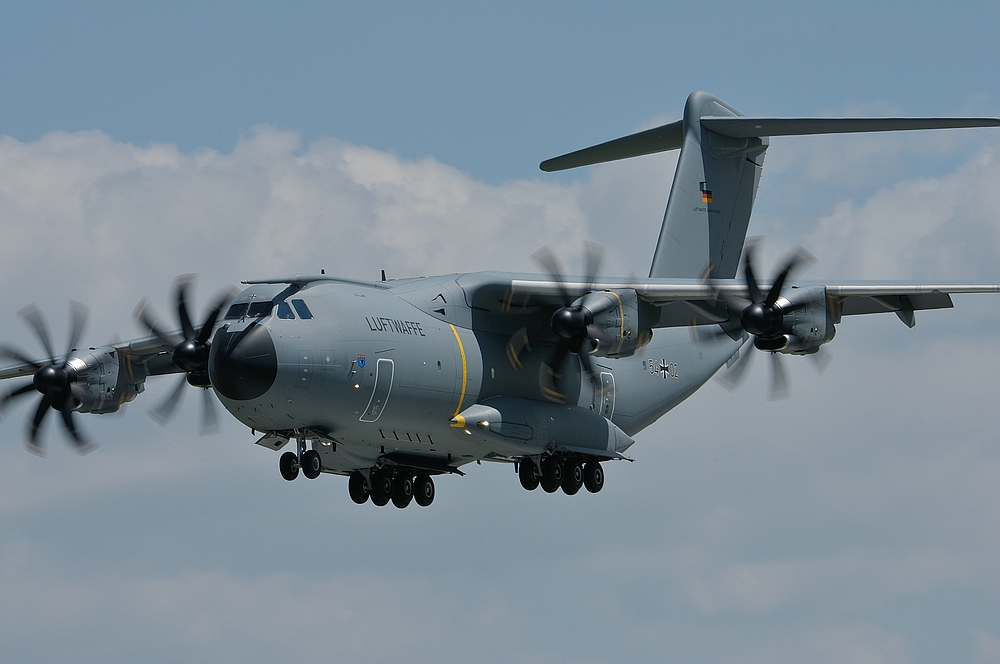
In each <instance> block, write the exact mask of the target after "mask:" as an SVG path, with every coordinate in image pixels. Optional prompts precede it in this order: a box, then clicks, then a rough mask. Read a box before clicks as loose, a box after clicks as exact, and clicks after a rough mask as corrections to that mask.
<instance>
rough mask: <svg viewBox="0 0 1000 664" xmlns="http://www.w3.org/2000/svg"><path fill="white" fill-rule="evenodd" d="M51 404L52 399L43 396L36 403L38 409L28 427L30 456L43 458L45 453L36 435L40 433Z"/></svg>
mask: <svg viewBox="0 0 1000 664" xmlns="http://www.w3.org/2000/svg"><path fill="white" fill-rule="evenodd" d="M53 402H54V398H53V397H51V396H49V395H48V394H43V395H42V398H41V400H40V401H39V402H38V409H37V410H36V411H35V416H34V417H33V418H32V419H31V424H30V426H29V427H28V451H29V452H31V453H32V454H37V455H38V456H45V451H44V450H43V449H42V445H41V443H39V442H37V441H38V434H39V433H41V430H42V421H43V420H44V419H45V415H46V414H47V413H48V412H49V408H51V407H52V403H53Z"/></svg>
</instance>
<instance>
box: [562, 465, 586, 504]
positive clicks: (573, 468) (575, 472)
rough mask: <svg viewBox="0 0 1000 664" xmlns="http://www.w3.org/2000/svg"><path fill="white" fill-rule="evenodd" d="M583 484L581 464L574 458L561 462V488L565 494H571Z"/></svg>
mask: <svg viewBox="0 0 1000 664" xmlns="http://www.w3.org/2000/svg"><path fill="white" fill-rule="evenodd" d="M582 486H583V466H581V465H580V462H579V461H577V460H576V459H569V460H567V461H566V463H565V464H563V481H562V490H563V493H565V494H566V495H567V496H572V495H573V494H575V493H576V492H577V491H579V490H580V487H582Z"/></svg>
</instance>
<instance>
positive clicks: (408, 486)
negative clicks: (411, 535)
mask: <svg viewBox="0 0 1000 664" xmlns="http://www.w3.org/2000/svg"><path fill="white" fill-rule="evenodd" d="M347 488H348V489H349V490H350V492H351V500H353V501H354V502H356V503H357V504H359V505H363V504H364V503H366V502H368V499H369V498H371V501H372V502H373V503H375V504H376V505H378V506H379V507H382V506H384V505H388V504H389V501H392V504H393V505H395V506H396V507H398V508H400V509H402V508H404V507H406V506H407V505H409V504H410V501H411V500H412V501H415V502H416V503H417V505H420V506H421V507H427V506H428V505H430V504H431V503H432V502H434V480H432V479H431V477H430V475H417V476H416V477H414V476H413V475H412V474H410V473H409V472H408V471H405V470H396V471H395V472H393V471H392V470H391V469H389V468H382V469H380V470H377V471H374V472H372V473H370V475H369V479H368V480H367V481H366V480H365V476H364V474H363V473H362V472H361V471H360V470H355V471H354V472H353V473H351V479H350V480H348V483H347Z"/></svg>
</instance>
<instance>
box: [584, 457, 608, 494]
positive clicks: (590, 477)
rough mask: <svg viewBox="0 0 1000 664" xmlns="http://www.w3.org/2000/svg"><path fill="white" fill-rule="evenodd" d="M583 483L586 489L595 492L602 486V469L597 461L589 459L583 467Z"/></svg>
mask: <svg viewBox="0 0 1000 664" xmlns="http://www.w3.org/2000/svg"><path fill="white" fill-rule="evenodd" d="M583 484H584V486H586V487H587V491H589V492H591V493H597V492H598V491H600V490H601V489H603V488H604V469H603V468H601V464H600V462H598V461H591V462H590V463H588V464H587V465H586V466H584V468H583Z"/></svg>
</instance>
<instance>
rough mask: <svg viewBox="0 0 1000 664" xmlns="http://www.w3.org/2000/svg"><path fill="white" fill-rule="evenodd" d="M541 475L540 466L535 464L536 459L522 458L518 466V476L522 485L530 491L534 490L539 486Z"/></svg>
mask: <svg viewBox="0 0 1000 664" xmlns="http://www.w3.org/2000/svg"><path fill="white" fill-rule="evenodd" d="M539 475H540V473H539V472H538V466H536V465H535V462H534V461H532V460H531V459H521V463H520V465H518V467H517V477H518V479H520V480H521V486H523V487H524V488H525V489H527V490H528V491H534V490H535V489H537V488H538V478H539Z"/></svg>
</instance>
